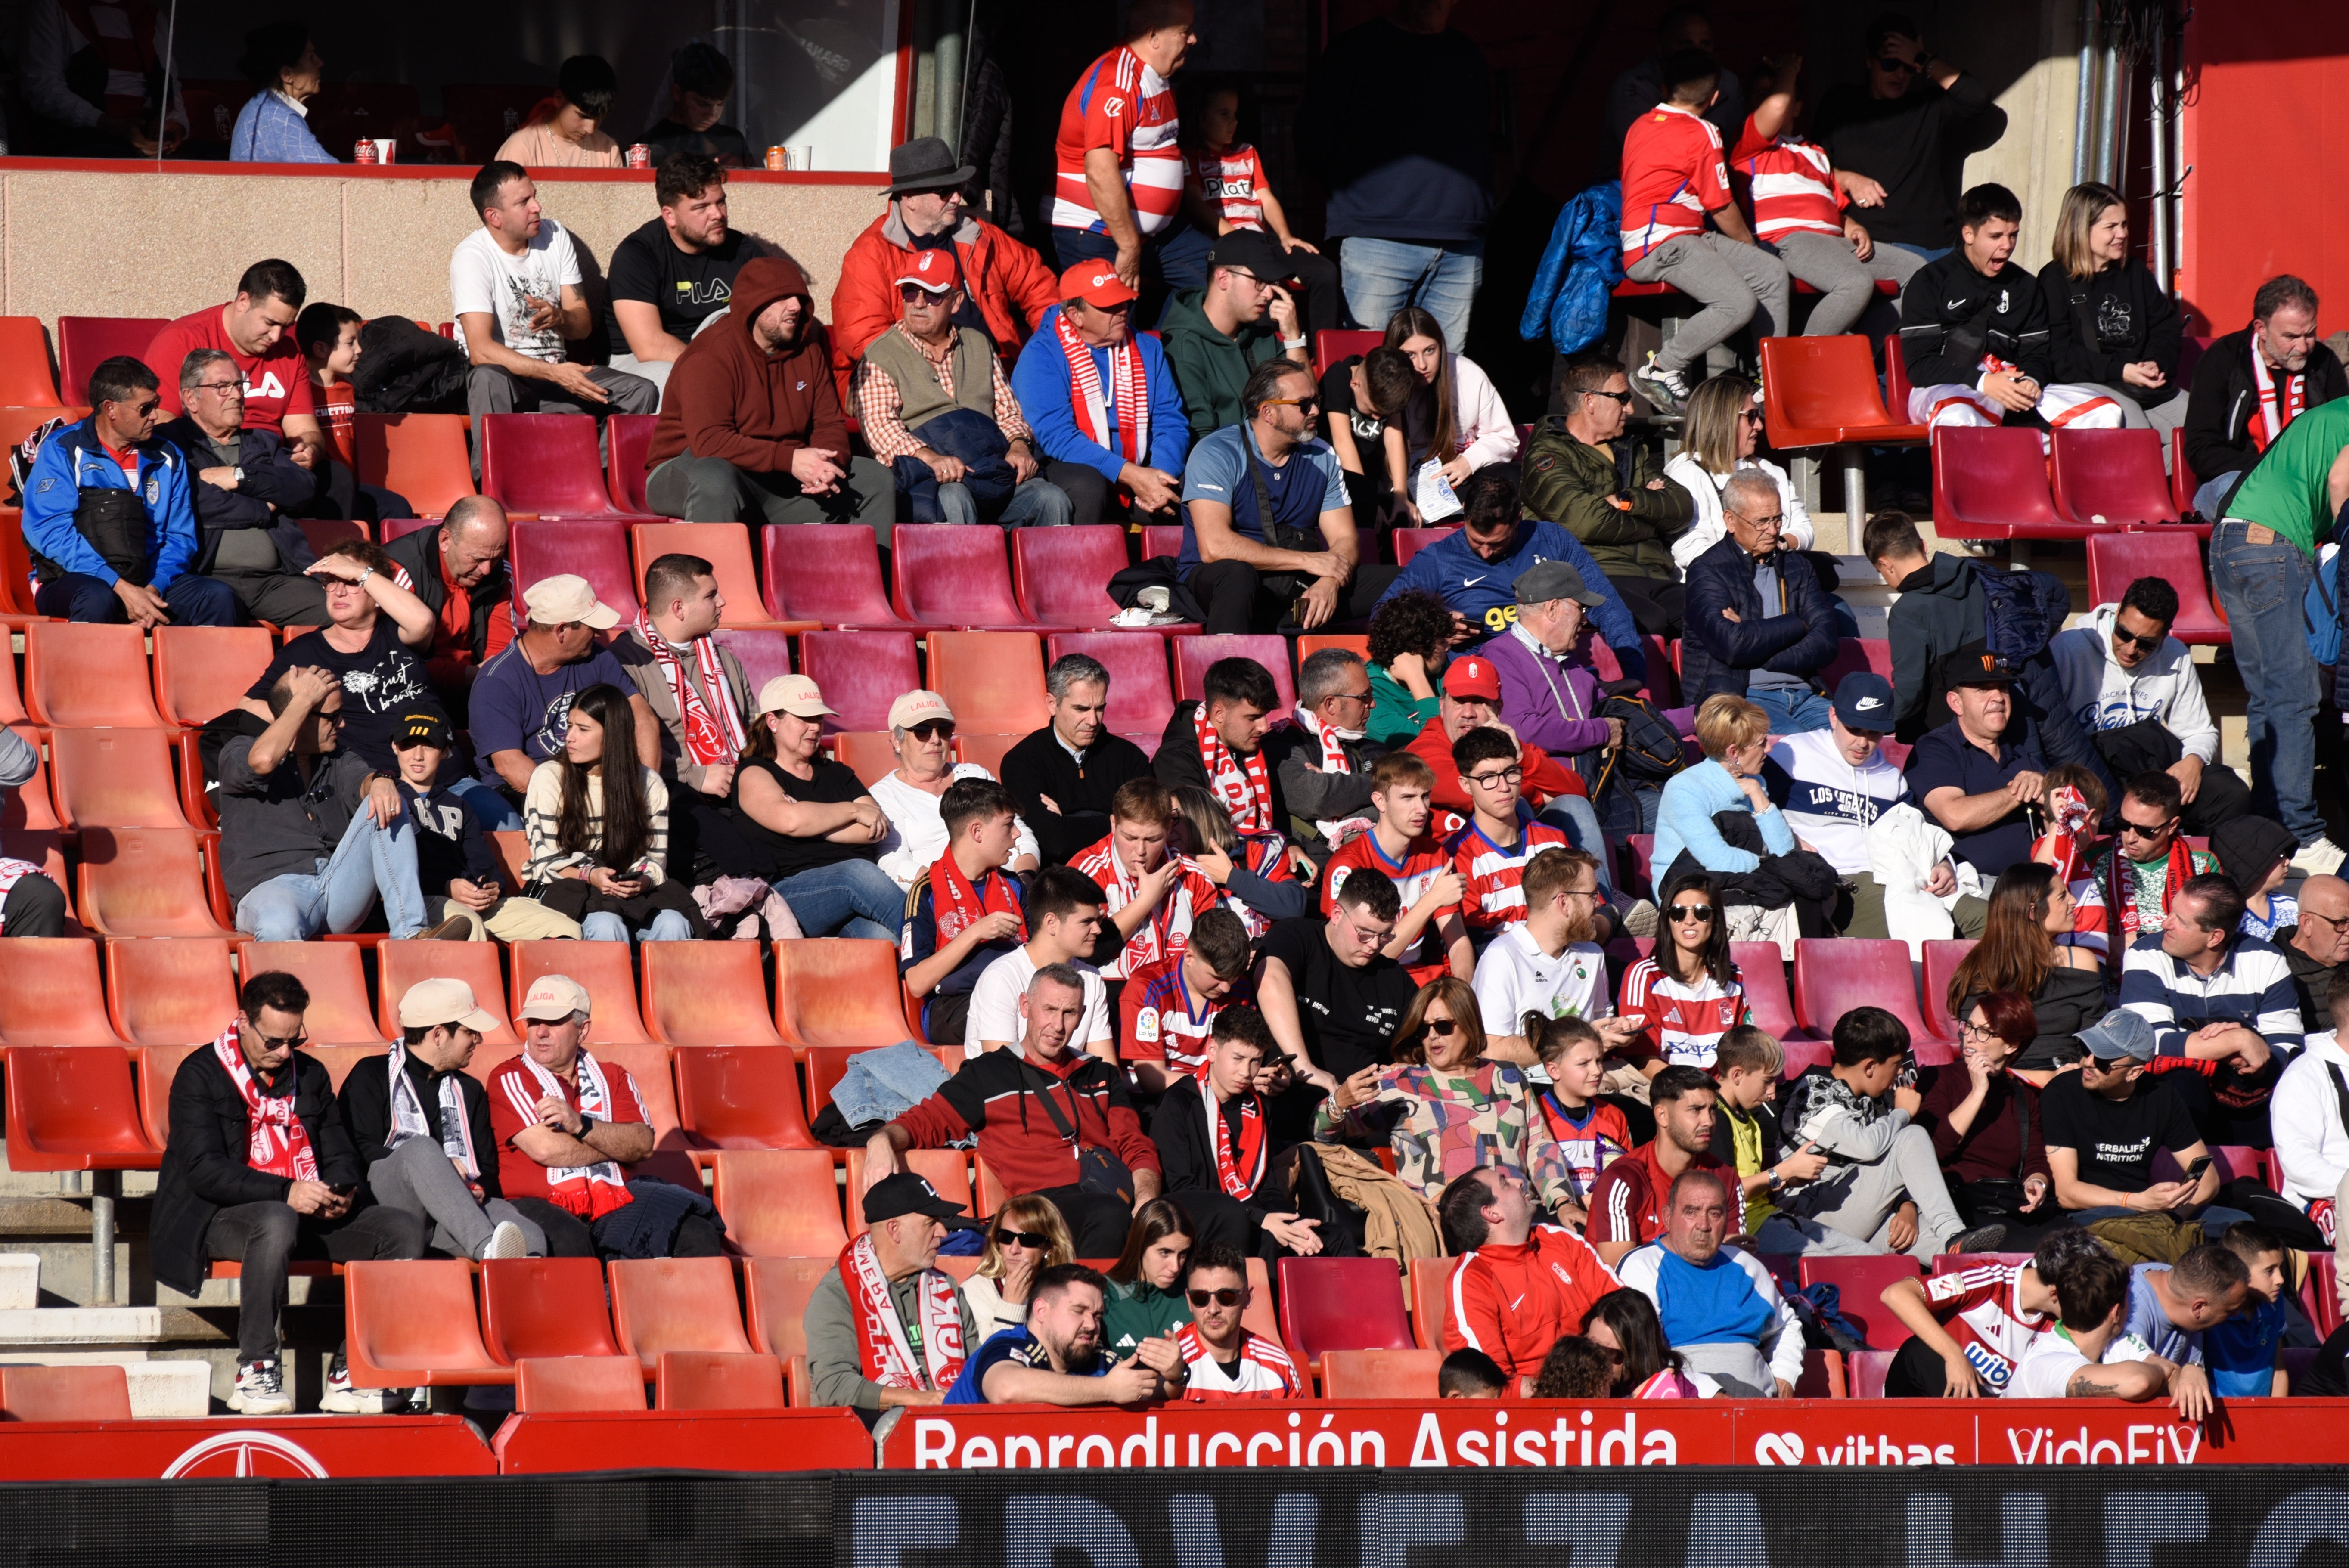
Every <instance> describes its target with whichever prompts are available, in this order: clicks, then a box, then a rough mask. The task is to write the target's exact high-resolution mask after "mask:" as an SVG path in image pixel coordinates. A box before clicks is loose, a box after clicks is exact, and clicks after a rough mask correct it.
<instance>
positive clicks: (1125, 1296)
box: [1102, 1277, 1191, 1361]
mask: <svg viewBox="0 0 2349 1568" xmlns="http://www.w3.org/2000/svg"><path fill="white" fill-rule="evenodd" d="M1190 1321H1191V1304H1190V1303H1189V1302H1187V1301H1185V1300H1184V1299H1183V1295H1182V1293H1181V1292H1180V1291H1173V1292H1169V1291H1163V1290H1160V1289H1159V1288H1158V1287H1157V1286H1156V1285H1154V1284H1150V1283H1149V1282H1148V1281H1147V1280H1143V1279H1141V1278H1139V1277H1137V1278H1136V1279H1135V1280H1134V1282H1133V1284H1115V1283H1114V1282H1112V1284H1111V1285H1110V1287H1109V1302H1108V1304H1107V1306H1106V1307H1105V1309H1104V1310H1103V1311H1102V1355H1104V1356H1106V1357H1110V1358H1111V1359H1112V1360H1113V1361H1130V1360H1132V1359H1133V1347H1134V1346H1137V1345H1139V1344H1141V1343H1142V1342H1143V1340H1145V1339H1150V1338H1164V1337H1165V1336H1169V1335H1172V1334H1173V1333H1174V1331H1175V1330H1176V1329H1178V1328H1180V1327H1182V1326H1184V1325H1185V1324H1186V1323H1188V1322H1190Z"/></svg>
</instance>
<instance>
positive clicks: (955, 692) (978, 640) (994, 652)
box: [833, 529, 1061, 735]
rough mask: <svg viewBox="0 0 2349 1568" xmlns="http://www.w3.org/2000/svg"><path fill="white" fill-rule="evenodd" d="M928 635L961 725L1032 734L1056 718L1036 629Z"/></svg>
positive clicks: (936, 672)
mask: <svg viewBox="0 0 2349 1568" xmlns="http://www.w3.org/2000/svg"><path fill="white" fill-rule="evenodd" d="M1026 531H1027V530H1024V529H1023V530H1021V532H1026ZM1043 531H1045V532H1050V533H1058V532H1060V531H1061V530H1059V529H1047V530H1043ZM928 640H929V645H930V689H931V690H933V691H935V692H936V693H937V694H938V695H939V696H942V697H944V698H946V699H947V707H949V708H951V709H953V710H954V716H955V727H956V728H957V729H958V730H965V729H967V730H971V731H974V732H976V733H978V734H983V735H1026V734H1027V733H1028V732H1029V731H1030V730H1034V729H1040V728H1042V727H1044V726H1045V725H1047V724H1050V722H1051V720H1052V712H1051V707H1050V703H1049V702H1048V701H1047V700H1046V698H1045V696H1044V648H1043V644H1042V643H1041V642H1040V640H1039V639H1038V638H1037V636H1036V634H1034V633H1032V632H932V633H931V634H930V635H929V639H928ZM833 706H834V707H838V706H839V705H838V704H836V703H835V704H833Z"/></svg>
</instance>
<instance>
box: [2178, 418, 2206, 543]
mask: <svg viewBox="0 0 2349 1568" xmlns="http://www.w3.org/2000/svg"><path fill="white" fill-rule="evenodd" d="M2201 488H2202V481H2201V480H2199V479H2198V478H2197V477H2196V476H2195V473H2194V465H2193V464H2192V463H2189V462H2188V461H2187V460H2186V428H2185V427H2184V426H2182V425H2181V426H2179V427H2178V428H2177V429H2175V430H2172V431H2170V432H2169V503H2170V505H2172V506H2174V507H2176V508H2177V509H2178V516H2180V517H2185V516H2187V515H2189V513H2191V512H2192V511H2194V492H2195V491H2196V490H2200V489H2201ZM2204 521H2209V520H2208V519H2205V520H2204Z"/></svg>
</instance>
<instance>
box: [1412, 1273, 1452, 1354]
mask: <svg viewBox="0 0 2349 1568" xmlns="http://www.w3.org/2000/svg"><path fill="white" fill-rule="evenodd" d="M1459 1264H1460V1260H1459V1259H1457V1258H1413V1259H1412V1260H1411V1283H1410V1285H1409V1287H1408V1288H1409V1290H1410V1293H1411V1326H1412V1335H1413V1337H1414V1338H1415V1339H1417V1340H1418V1342H1419V1346H1420V1348H1421V1349H1423V1350H1438V1349H1441V1348H1442V1347H1443V1345H1444V1306H1445V1303H1446V1302H1447V1300H1448V1299H1449V1297H1450V1295H1451V1289H1452V1271H1453V1270H1454V1268H1457V1267H1458V1266H1459Z"/></svg>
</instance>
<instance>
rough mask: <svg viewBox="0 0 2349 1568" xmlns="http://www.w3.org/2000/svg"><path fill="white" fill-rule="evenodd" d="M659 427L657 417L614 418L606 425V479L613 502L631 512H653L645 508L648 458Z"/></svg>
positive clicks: (617, 415) (658, 417)
mask: <svg viewBox="0 0 2349 1568" xmlns="http://www.w3.org/2000/svg"><path fill="white" fill-rule="evenodd" d="M659 423H660V416H659V415H658V414H615V415H613V416H612V417H611V418H608V419H606V420H605V421H604V432H605V434H604V445H605V449H606V452H607V454H608V456H607V458H606V459H605V471H604V479H605V483H606V484H607V485H608V487H609V488H610V490H611V492H612V499H613V500H616V501H618V502H619V503H620V505H621V506H622V507H624V508H625V509H626V510H627V511H641V512H646V513H647V514H649V513H650V512H651V511H652V508H650V507H648V506H647V505H646V504H645V480H646V478H647V473H646V469H645V454H646V453H647V452H649V451H651V450H652V449H653V428H654V427H655V426H657V425H658V424H659Z"/></svg>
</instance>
